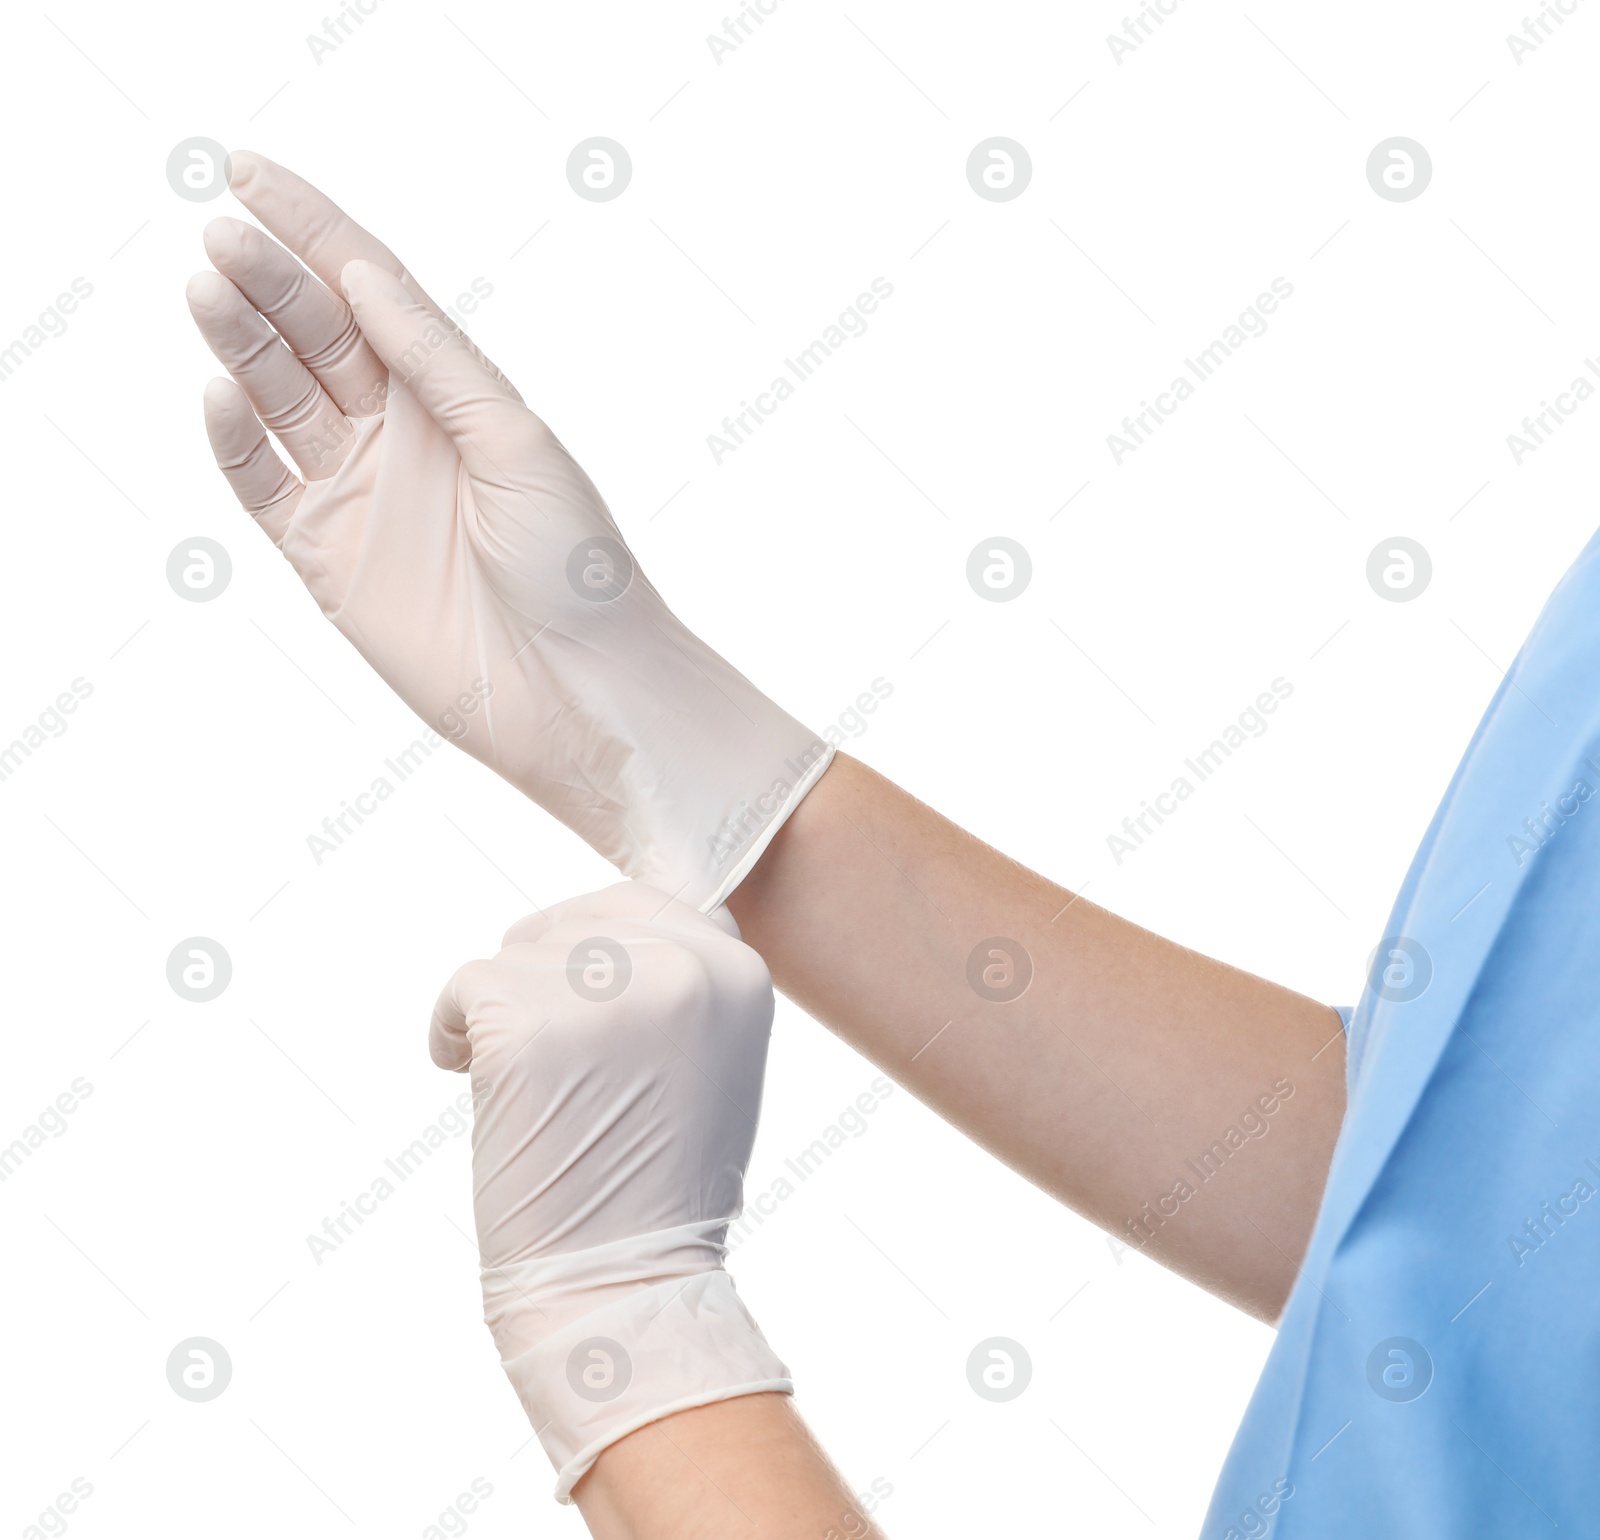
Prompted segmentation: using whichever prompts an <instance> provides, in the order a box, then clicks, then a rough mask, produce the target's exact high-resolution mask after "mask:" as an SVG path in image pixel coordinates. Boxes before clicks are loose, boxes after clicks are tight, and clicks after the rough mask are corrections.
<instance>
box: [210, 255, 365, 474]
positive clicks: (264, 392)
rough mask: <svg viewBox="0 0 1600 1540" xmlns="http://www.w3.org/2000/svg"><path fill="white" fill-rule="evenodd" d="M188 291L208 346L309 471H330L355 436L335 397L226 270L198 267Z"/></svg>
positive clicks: (348, 447)
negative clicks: (213, 271) (293, 351)
mask: <svg viewBox="0 0 1600 1540" xmlns="http://www.w3.org/2000/svg"><path fill="white" fill-rule="evenodd" d="M188 298H189V310H190V313H191V314H192V315H193V316H194V319H195V324H196V325H197V326H198V327H199V328H200V334H201V335H202V336H203V337H204V338H205V340H206V345H207V346H208V347H209V348H210V349H211V351H212V352H213V353H215V354H216V356H217V360H218V362H220V363H221V364H222V366H223V367H224V368H225V369H226V370H227V371H228V373H229V374H231V375H232V376H233V377H234V379H236V380H237V381H238V382H239V383H240V385H242V386H243V387H244V392H245V394H246V395H247V396H249V398H250V402H251V405H253V406H254V407H255V409H256V415H257V416H258V417H260V419H261V420H262V422H264V423H265V424H266V425H267V426H268V427H269V428H271V429H272V431H273V433H274V434H276V435H277V438H278V441H279V442H280V443H281V444H282V445H283V447H284V448H285V449H286V450H288V452H289V455H290V458H291V459H293V461H294V462H295V464H296V465H297V466H299V468H300V471H301V473H302V474H303V475H304V476H305V478H306V479H307V480H308V481H321V480H325V479H326V478H327V477H329V476H331V475H332V474H333V473H334V471H336V470H337V469H338V468H339V464H340V462H341V461H342V460H343V459H344V457H345V455H346V454H347V453H348V452H349V450H350V446H351V444H353V443H354V442H355V433H354V430H353V429H352V428H351V426H350V420H349V419H348V418H347V417H346V416H345V415H344V413H343V412H342V411H340V409H339V407H338V406H337V405H336V404H335V403H334V401H333V398H332V397H331V396H329V394H328V393H327V391H325V390H324V389H323V388H322V386H321V385H320V384H319V383H318V381H317V379H316V377H315V376H314V375H313V374H312V373H311V372H310V370H308V369H307V368H306V366H305V365H304V364H303V363H301V362H300V360H299V359H298V358H296V357H295V356H294V354H293V353H291V352H290V351H289V349H288V348H286V347H285V346H284V345H283V341H282V339H281V338H280V337H279V336H278V334H277V333H276V332H275V331H273V329H272V328H271V327H270V326H268V325H267V323H266V322H265V321H264V320H263V319H262V318H261V317H260V316H259V315H258V314H257V313H256V311H255V310H254V308H253V307H252V306H251V304H250V302H249V301H248V300H247V299H246V298H245V297H244V295H242V294H241V293H240V292H239V291H238V290H237V289H236V288H234V286H233V285H232V284H231V283H229V282H228V280H227V279H226V278H224V277H223V276H222V275H221V274H220V273H212V272H204V273H196V274H195V276H194V277H193V278H191V279H190V280H189V289H188Z"/></svg>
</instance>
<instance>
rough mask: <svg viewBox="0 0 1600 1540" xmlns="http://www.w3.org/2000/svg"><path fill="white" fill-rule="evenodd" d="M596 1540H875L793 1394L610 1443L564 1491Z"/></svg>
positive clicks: (686, 1417)
mask: <svg viewBox="0 0 1600 1540" xmlns="http://www.w3.org/2000/svg"><path fill="white" fill-rule="evenodd" d="M573 1500H574V1501H575V1502H576V1503H577V1505H578V1508H579V1510H580V1512H582V1514H583V1517H584V1521H585V1522H586V1523H587V1524H588V1526H589V1530H590V1532H591V1533H592V1534H593V1535H594V1537H595V1540H723V1537H727V1540H747V1537H748V1536H750V1535H752V1534H759V1535H761V1536H763V1537H764V1540H766V1537H770V1540H879V1537H881V1535H882V1531H881V1530H879V1529H878V1527H877V1526H876V1525H875V1524H873V1523H872V1522H871V1520H870V1519H868V1518H867V1517H866V1516H865V1515H864V1514H863V1513H862V1512H861V1511H860V1507H859V1506H858V1504H857V1501H856V1499H855V1497H854V1496H852V1494H851V1493H850V1491H849V1489H848V1488H847V1487H846V1486H845V1484H844V1482H843V1480H842V1479H841V1478H840V1476H839V1473H838V1472H837V1471H836V1470H834V1468H833V1466H832V1465H831V1464H830V1463H829V1462H828V1458H827V1456H826V1455H825V1454H824V1453H823V1452H822V1450H821V1448H820V1447H819V1446H818V1444H817V1442H816V1440H815V1439H814V1438H813V1437H812V1436H811V1433H810V1430H809V1429H808V1428H807V1427H806V1425H805V1423H804V1422H802V1421H801V1419H800V1414H799V1413H798V1412H797V1411H796V1410H795V1408H794V1403H793V1399H792V1398H791V1397H789V1396H782V1395H759V1396H741V1397H739V1398H738V1399H736V1400H732V1401H719V1402H716V1403H715V1404H713V1405H711V1406H703V1407H697V1408H696V1409H695V1410H693V1411H688V1412H679V1413H678V1414H677V1415H676V1416H672V1417H666V1418H663V1419H662V1420H661V1421H659V1422H653V1423H651V1424H649V1425H648V1426H647V1427H644V1428H641V1429H639V1431H638V1432H637V1433H631V1434H629V1435H628V1437H627V1438H625V1439H622V1440H620V1441H619V1442H618V1443H615V1444H613V1445H612V1446H611V1447H610V1448H609V1449H608V1450H606V1452H605V1453H604V1454H602V1455H601V1456H600V1458H599V1460H598V1461H597V1462H596V1464H595V1466H594V1469H593V1470H591V1471H590V1472H589V1474H588V1475H587V1476H585V1477H584V1479H583V1480H582V1481H581V1482H580V1483H579V1484H578V1486H577V1487H576V1488H575V1489H574V1491H573Z"/></svg>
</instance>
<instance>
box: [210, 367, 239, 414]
mask: <svg viewBox="0 0 1600 1540" xmlns="http://www.w3.org/2000/svg"><path fill="white" fill-rule="evenodd" d="M244 399H246V398H245V394H244V392H243V391H242V390H241V389H240V388H239V386H238V384H237V383H236V382H235V381H233V380H230V379H228V378H227V377H226V376H225V375H218V376H216V377H215V378H214V379H209V380H207V381H206V389H205V403H206V410H207V411H208V412H226V411H228V410H230V409H231V408H232V407H235V406H237V405H238V403H239V402H240V401H241V400H244Z"/></svg>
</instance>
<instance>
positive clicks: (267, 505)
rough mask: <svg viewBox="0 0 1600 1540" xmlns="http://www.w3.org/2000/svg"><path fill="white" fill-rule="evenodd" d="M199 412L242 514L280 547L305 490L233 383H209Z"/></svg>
mask: <svg viewBox="0 0 1600 1540" xmlns="http://www.w3.org/2000/svg"><path fill="white" fill-rule="evenodd" d="M205 409H206V436H207V438H209V439H210V440H211V452H212V453H213V454H214V455H215V456H216V457H217V466H218V468H219V469H220V470H221V471H222V474H223V475H224V476H226V477H227V478H228V485H229V486H231V487H232V488H233V492H234V496H235V497H237V498H238V499H239V501H240V502H241V503H242V504H243V505H244V510H245V512H246V513H248V514H249V515H250V516H251V518H253V519H254V520H255V521H256V523H257V524H259V525H260V526H261V528H262V529H263V530H265V531H266V534H267V538H268V539H269V540H271V541H272V543H273V544H274V545H276V546H280V547H281V546H282V545H283V537H284V535H285V534H286V533H287V532H288V529H289V520H290V519H291V518H292V517H293V516H294V510H295V508H296V506H297V505H298V504H299V502H300V499H301V497H303V496H304V495H305V490H306V489H305V487H304V486H303V485H302V484H301V483H300V481H299V479H298V478H297V477H296V476H295V475H294V474H293V472H291V471H290V469H289V467H288V466H286V465H285V464H284V463H283V461H282V460H280V459H279V458H278V455H277V452H276V451H275V450H274V449H273V447H272V443H271V441H270V440H269V439H268V438H267V430H266V429H265V428H264V427H263V426H262V425H261V419H260V418H259V417H257V416H256V414H255V409H254V408H253V407H252V406H251V405H250V399H249V397H248V396H246V395H245V393H244V391H243V390H241V389H240V388H239V386H238V385H237V384H235V383H234V381H232V380H220V379H219V380H212V381H211V383H210V384H209V385H207V386H206V394H205Z"/></svg>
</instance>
